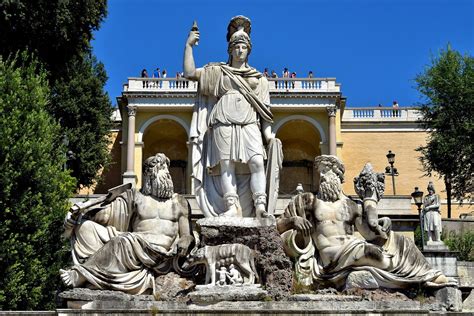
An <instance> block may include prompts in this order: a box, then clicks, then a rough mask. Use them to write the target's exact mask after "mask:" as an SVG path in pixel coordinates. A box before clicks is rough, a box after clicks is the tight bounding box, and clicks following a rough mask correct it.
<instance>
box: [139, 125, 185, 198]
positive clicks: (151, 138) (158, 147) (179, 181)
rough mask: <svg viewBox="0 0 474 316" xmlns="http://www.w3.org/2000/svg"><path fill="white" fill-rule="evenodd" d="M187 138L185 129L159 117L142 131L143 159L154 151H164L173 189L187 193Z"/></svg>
mask: <svg viewBox="0 0 474 316" xmlns="http://www.w3.org/2000/svg"><path fill="white" fill-rule="evenodd" d="M187 139H188V135H187V133H186V130H185V129H184V128H183V127H182V126H181V125H180V124H179V123H178V122H176V121H174V120H171V119H159V120H157V121H155V122H153V123H152V124H150V125H149V126H148V127H147V128H146V130H145V132H144V133H143V143H144V148H143V161H144V160H145V159H147V158H148V157H150V156H153V155H155V154H156V153H164V154H165V155H166V156H167V157H168V158H169V159H170V173H171V177H172V178H173V184H174V191H175V192H176V193H181V194H185V193H187V192H186V183H187V182H188V177H187V174H186V166H187V162H188V148H187V145H186V142H187ZM143 161H142V163H143Z"/></svg>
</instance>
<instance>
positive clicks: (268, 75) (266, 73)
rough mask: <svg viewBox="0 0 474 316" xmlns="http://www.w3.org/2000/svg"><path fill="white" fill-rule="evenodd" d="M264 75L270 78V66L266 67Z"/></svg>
mask: <svg viewBox="0 0 474 316" xmlns="http://www.w3.org/2000/svg"><path fill="white" fill-rule="evenodd" d="M263 75H264V76H265V78H270V74H269V73H268V68H265V70H264V71H263Z"/></svg>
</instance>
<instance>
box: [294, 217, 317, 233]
mask: <svg viewBox="0 0 474 316" xmlns="http://www.w3.org/2000/svg"><path fill="white" fill-rule="evenodd" d="M293 227H294V229H296V230H297V231H299V232H302V233H303V235H305V236H308V235H309V234H311V232H312V230H313V224H311V222H310V221H308V220H307V219H304V218H303V217H299V216H295V217H293Z"/></svg>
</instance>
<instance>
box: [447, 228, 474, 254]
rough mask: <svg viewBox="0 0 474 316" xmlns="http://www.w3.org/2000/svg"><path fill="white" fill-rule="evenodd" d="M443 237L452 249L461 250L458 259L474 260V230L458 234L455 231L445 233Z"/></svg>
mask: <svg viewBox="0 0 474 316" xmlns="http://www.w3.org/2000/svg"><path fill="white" fill-rule="evenodd" d="M442 239H443V241H444V243H445V244H446V246H448V247H449V250H451V251H459V253H458V255H457V259H458V260H461V261H474V231H467V232H465V233H462V234H457V233H456V232H455V231H451V232H449V234H447V235H446V234H444V233H443V236H442Z"/></svg>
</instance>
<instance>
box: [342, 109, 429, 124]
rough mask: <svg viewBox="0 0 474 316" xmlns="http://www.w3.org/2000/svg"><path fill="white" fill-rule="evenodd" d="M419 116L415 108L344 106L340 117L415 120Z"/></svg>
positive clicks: (356, 119) (371, 119) (360, 119)
mask: <svg viewBox="0 0 474 316" xmlns="http://www.w3.org/2000/svg"><path fill="white" fill-rule="evenodd" d="M420 117H421V115H420V113H419V112H418V110H417V109H416V108H408V107H407V108H399V109H393V108H392V107H374V108H371V107H363V108H362V107H361V108H352V107H346V108H345V109H344V114H343V117H342V119H343V121H387V120H389V121H393V120H397V121H416V120H418V119H419V118H420Z"/></svg>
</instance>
